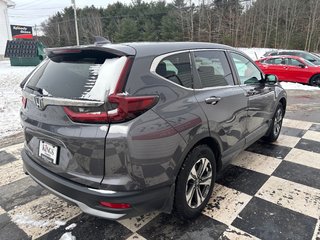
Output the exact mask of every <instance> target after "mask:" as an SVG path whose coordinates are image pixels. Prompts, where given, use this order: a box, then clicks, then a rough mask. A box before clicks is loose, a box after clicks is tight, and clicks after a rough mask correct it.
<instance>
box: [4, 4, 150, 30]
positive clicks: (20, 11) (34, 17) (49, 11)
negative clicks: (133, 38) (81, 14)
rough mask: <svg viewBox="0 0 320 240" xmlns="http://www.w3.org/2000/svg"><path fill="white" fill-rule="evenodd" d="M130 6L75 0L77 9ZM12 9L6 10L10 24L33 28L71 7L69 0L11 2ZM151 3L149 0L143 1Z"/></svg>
mask: <svg viewBox="0 0 320 240" xmlns="http://www.w3.org/2000/svg"><path fill="white" fill-rule="evenodd" d="M118 1H119V2H122V3H127V4H130V3H131V0H76V5H77V7H79V8H82V7H85V6H88V5H89V6H91V5H94V6H96V7H106V6H107V5H108V4H111V3H115V2H118ZM13 2H14V3H15V4H16V6H15V7H14V8H10V9H9V10H8V13H9V21H10V24H16V25H27V26H35V24H37V25H39V24H40V23H41V22H43V21H44V20H46V19H47V18H48V17H49V16H51V15H53V14H55V13H56V12H58V11H59V10H62V9H63V8H65V7H68V6H71V0H59V1H58V0H13ZM145 2H151V0H145Z"/></svg>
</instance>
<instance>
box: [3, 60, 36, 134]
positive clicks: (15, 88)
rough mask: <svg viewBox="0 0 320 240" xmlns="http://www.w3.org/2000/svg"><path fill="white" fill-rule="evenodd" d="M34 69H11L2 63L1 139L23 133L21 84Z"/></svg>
mask: <svg viewBox="0 0 320 240" xmlns="http://www.w3.org/2000/svg"><path fill="white" fill-rule="evenodd" d="M33 69H34V67H11V66H10V62H9V61H0V139H1V138H3V137H6V136H9V135H12V134H15V133H17V132H19V131H21V125H20V118H19V110H20V106H21V94H20V87H19V84H20V82H22V80H23V79H24V78H25V77H26V76H27V75H28V74H29V73H30V72H31V71H32V70H33Z"/></svg>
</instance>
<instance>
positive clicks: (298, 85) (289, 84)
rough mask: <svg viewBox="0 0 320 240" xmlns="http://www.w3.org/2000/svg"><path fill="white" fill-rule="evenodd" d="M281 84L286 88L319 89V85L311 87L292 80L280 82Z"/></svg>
mask: <svg viewBox="0 0 320 240" xmlns="http://www.w3.org/2000/svg"><path fill="white" fill-rule="evenodd" d="M281 86H282V87H283V88H284V89H286V90H305V91H320V88H319V87H312V86H309V85H304V84H301V83H294V82H281Z"/></svg>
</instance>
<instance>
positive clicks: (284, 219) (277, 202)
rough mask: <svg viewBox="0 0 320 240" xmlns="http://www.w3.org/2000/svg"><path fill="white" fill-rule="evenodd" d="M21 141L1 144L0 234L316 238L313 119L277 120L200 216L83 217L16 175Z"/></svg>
mask: <svg viewBox="0 0 320 240" xmlns="http://www.w3.org/2000/svg"><path fill="white" fill-rule="evenodd" d="M21 148H22V144H18V145H13V146H9V147H5V148H2V149H1V150H0V193H1V194H0V206H1V207H0V229H1V230H0V239H29V238H40V239H60V238H61V236H62V235H63V234H66V233H67V232H69V233H71V234H72V235H73V236H75V237H76V238H77V239H259V238H260V239H268V240H269V239H281V240H283V239H304V240H308V239H320V229H319V222H320V220H319V217H320V124H319V123H318V124H314V123H312V122H305V121H297V120H288V119H285V120H284V127H283V130H282V135H281V136H280V138H279V140H278V141H277V142H276V143H275V144H266V143H264V142H258V143H256V144H254V145H253V146H251V147H250V148H249V149H247V151H245V152H244V153H242V154H241V155H240V156H238V157H237V158H236V159H235V160H234V161H232V164H231V165H230V166H228V167H227V168H226V169H225V170H224V171H223V172H222V173H221V174H220V176H219V177H218V180H217V184H216V185H215V189H214V193H213V195H212V198H211V200H210V203H209V204H208V206H207V208H206V209H205V211H203V214H202V215H201V216H200V217H199V218H197V219H196V220H194V221H190V222H182V221H180V220H178V219H177V218H175V217H174V216H172V215H167V214H162V213H157V212H154V213H150V214H147V215H145V216H141V217H137V218H133V219H127V220H123V221H119V222H112V221H108V220H103V219H99V218H95V217H91V216H88V215H86V214H83V213H81V212H80V211H79V209H78V208H77V207H76V206H73V205H69V204H68V203H66V202H65V201H63V200H61V199H59V198H58V197H55V196H54V195H52V194H49V193H48V192H47V191H46V190H44V189H43V188H41V187H40V186H39V185H37V184H36V183H35V182H34V181H33V180H32V179H31V178H30V177H29V176H26V175H24V174H23V173H22V165H21V159H20V149H21Z"/></svg>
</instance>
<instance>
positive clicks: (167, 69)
mask: <svg viewBox="0 0 320 240" xmlns="http://www.w3.org/2000/svg"><path fill="white" fill-rule="evenodd" d="M156 73H157V74H159V75H160V76H162V77H164V78H166V79H168V80H170V81H171V82H174V83H176V84H179V85H181V86H183V87H187V88H192V87H193V81H192V73H191V65H190V54H189V52H184V53H177V54H173V55H170V56H168V57H165V58H164V59H162V60H161V61H160V63H159V64H158V66H157V68H156Z"/></svg>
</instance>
